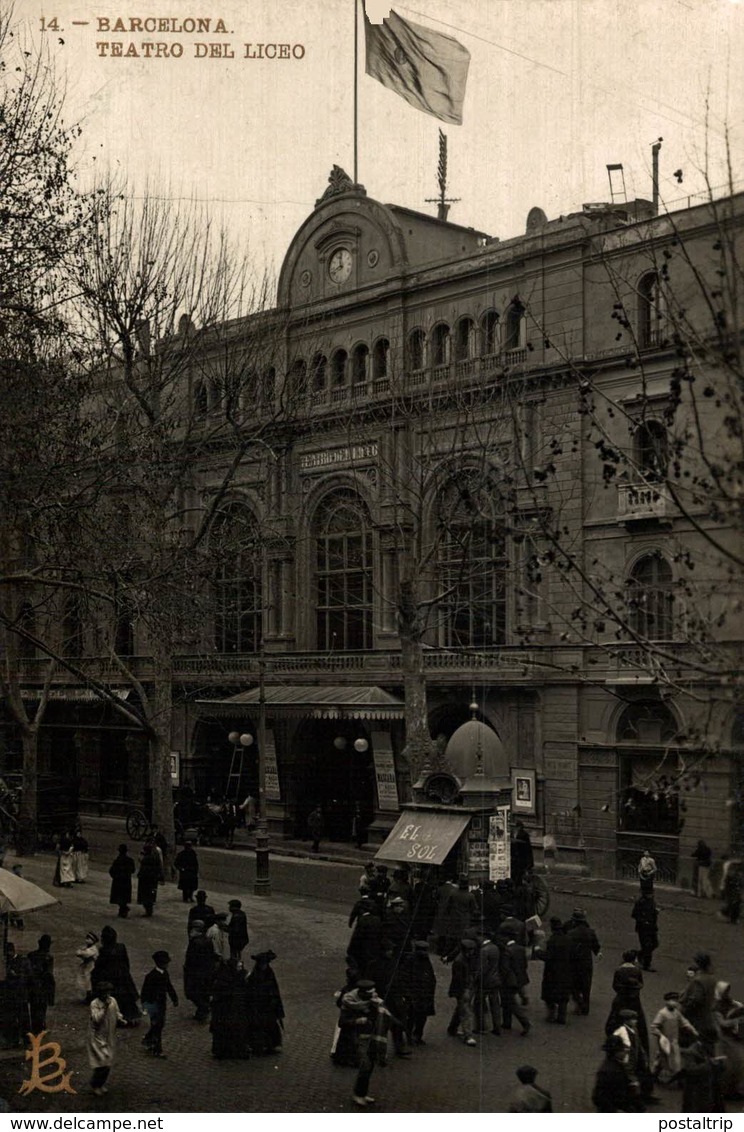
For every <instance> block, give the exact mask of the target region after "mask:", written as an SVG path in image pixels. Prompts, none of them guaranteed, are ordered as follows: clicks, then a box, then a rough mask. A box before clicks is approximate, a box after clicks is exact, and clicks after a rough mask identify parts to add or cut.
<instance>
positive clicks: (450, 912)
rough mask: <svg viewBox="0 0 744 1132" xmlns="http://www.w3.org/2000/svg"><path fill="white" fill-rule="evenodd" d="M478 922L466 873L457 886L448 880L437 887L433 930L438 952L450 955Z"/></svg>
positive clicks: (474, 901)
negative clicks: (437, 893) (437, 896)
mask: <svg viewBox="0 0 744 1132" xmlns="http://www.w3.org/2000/svg"><path fill="white" fill-rule="evenodd" d="M477 922H478V901H477V899H476V897H475V894H474V893H472V892H471V891H470V887H469V883H468V877H467V874H465V873H463V874H462V875H461V876H460V877H459V879H458V881H457V886H456V887H455V885H453V884H450V883H449V882H447V883H445V884H443V885H442V886H441V887H440V889H439V903H438V907H437V917H436V920H435V922H434V932H435V934H436V935H437V937H438V938H437V945H438V951H439V954H440V955H442V956H449V955H452V954H453V953H454V952H455V951H456V950H457V948H458V947H459V944H460V940H461V939H462V937H463V935H464V934H465V932H466V931H468V929H469V928H470V927H471V926H472V925H473V924H477Z"/></svg>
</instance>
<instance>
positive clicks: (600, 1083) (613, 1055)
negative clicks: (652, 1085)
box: [592, 1034, 640, 1112]
mask: <svg viewBox="0 0 744 1132" xmlns="http://www.w3.org/2000/svg"><path fill="white" fill-rule="evenodd" d="M602 1048H603V1049H604V1051H605V1060H604V1061H603V1062H602V1064H601V1065H600V1067H599V1069H598V1071H597V1077H596V1080H595V1082H594V1089H593V1091H592V1102H593V1104H594V1107H595V1108H596V1110H597V1112H638V1111H639V1105H640V1096H639V1090H638V1089H637V1088H634V1087H633V1086H632V1085H631V1082H630V1078H629V1077H628V1072H627V1068H626V1066H627V1061H628V1051H627V1049H626V1046H625V1043H624V1042H623V1040H622V1038H621V1037H619V1036H617V1035H615V1034H612V1035H611V1036H610V1037H609V1038H608V1039H607V1041H606V1042H605V1044H604V1046H603V1047H602Z"/></svg>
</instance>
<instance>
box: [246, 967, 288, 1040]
mask: <svg viewBox="0 0 744 1132" xmlns="http://www.w3.org/2000/svg"><path fill="white" fill-rule="evenodd" d="M251 959H253V961H254V964H255V966H254V968H253V970H252V971H251V973H250V975H249V976H248V978H247V979H246V980H245V990H246V1013H247V1017H248V1044H249V1046H250V1048H251V1053H256V1054H259V1055H261V1054H264V1053H277V1052H278V1051H279V1050H280V1049H281V1048H282V1031H283V1030H284V1005H283V1004H282V996H281V994H280V993H279V984H278V983H277V981H276V975H275V974H274V972H273V970H272V967H271V964H272V963H273V961H274V960H275V959H276V955H275V954H274V952H273V951H271V950H269V951H259V952H258V953H257V954H256V955H252V956H251Z"/></svg>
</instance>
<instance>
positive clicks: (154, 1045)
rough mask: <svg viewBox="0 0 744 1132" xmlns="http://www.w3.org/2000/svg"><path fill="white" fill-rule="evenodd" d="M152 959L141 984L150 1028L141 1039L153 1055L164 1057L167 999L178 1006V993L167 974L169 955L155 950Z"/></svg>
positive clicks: (143, 1003)
mask: <svg viewBox="0 0 744 1132" xmlns="http://www.w3.org/2000/svg"><path fill="white" fill-rule="evenodd" d="M152 961H153V963H154V964H155V966H154V967H153V969H152V971H148V973H147V974H146V975H145V981H144V982H143V984H142V994H141V996H140V997H141V998H142V1006H143V1008H144V1009H145V1010H146V1011H147V1014H148V1015H149V1017H150V1029H149V1030H148V1032H147V1034H145V1036H144V1038H143V1039H142V1044H143V1046H145V1048H146V1049H147V1051H148V1053H150V1054H151V1055H152V1056H153V1057H163V1058H164V1057H165V1054H164V1053H163V1029H164V1027H165V1015H166V1010H167V1006H168V999H170V1000H171V1002H172V1003H173V1005H174V1006H178V995H177V994H176V992H175V990H174V987H173V983H172V982H171V981H170V976H169V974H168V964H169V963H170V955H169V954H168V952H167V951H156V952H154V954H153V957H152Z"/></svg>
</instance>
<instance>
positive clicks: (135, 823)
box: [127, 810, 150, 841]
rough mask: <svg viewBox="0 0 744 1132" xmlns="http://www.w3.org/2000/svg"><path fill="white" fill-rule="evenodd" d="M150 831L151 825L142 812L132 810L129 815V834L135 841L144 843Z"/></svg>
mask: <svg viewBox="0 0 744 1132" xmlns="http://www.w3.org/2000/svg"><path fill="white" fill-rule="evenodd" d="M149 829H150V823H149V821H148V820H147V817H146V816H145V814H143V813H142V810H130V812H129V813H128V814H127V833H128V834H129V836H130V837H132V838H134V840H135V841H144V840H145V838H146V837H147V834H148V831H149Z"/></svg>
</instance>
